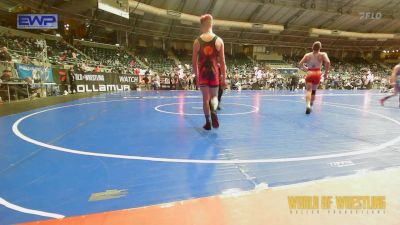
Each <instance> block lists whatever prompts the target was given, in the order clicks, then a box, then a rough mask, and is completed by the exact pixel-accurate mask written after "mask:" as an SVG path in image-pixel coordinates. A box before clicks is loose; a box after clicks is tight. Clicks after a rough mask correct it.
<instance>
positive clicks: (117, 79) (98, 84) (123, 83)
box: [54, 69, 139, 92]
mask: <svg viewBox="0 0 400 225" xmlns="http://www.w3.org/2000/svg"><path fill="white" fill-rule="evenodd" d="M54 74H55V82H56V83H58V84H63V80H64V79H63V75H64V74H67V75H68V71H67V70H64V69H54ZM56 74H57V75H56ZM74 74H75V84H76V86H77V90H78V92H106V91H129V90H131V89H133V88H131V87H133V86H134V85H135V84H138V83H139V77H138V76H133V75H125V74H115V73H96V72H87V73H81V72H79V71H75V73H74ZM66 79H68V76H66Z"/></svg>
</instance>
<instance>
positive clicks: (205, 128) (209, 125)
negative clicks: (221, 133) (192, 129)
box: [203, 122, 211, 130]
mask: <svg viewBox="0 0 400 225" xmlns="http://www.w3.org/2000/svg"><path fill="white" fill-rule="evenodd" d="M203 128H204V130H211V123H210V122H206V124H204V126H203Z"/></svg>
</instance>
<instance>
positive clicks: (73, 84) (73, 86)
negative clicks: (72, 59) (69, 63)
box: [68, 67, 78, 94]
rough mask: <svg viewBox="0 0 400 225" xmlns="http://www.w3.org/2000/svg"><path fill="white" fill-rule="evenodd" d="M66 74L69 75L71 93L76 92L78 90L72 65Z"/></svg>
mask: <svg viewBox="0 0 400 225" xmlns="http://www.w3.org/2000/svg"><path fill="white" fill-rule="evenodd" d="M68 75H69V85H70V86H71V94H74V93H78V90H77V89H76V78H75V72H74V68H73V67H72V68H71V69H70V70H69V74H68Z"/></svg>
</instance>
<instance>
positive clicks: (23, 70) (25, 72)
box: [16, 63, 54, 83]
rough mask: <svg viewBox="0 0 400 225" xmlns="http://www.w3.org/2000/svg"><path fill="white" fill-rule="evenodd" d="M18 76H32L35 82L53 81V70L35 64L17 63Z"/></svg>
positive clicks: (22, 77) (23, 77)
mask: <svg viewBox="0 0 400 225" xmlns="http://www.w3.org/2000/svg"><path fill="white" fill-rule="evenodd" d="M16 67H17V72H18V76H19V77H20V78H21V79H25V78H31V79H32V80H33V81H34V82H35V83H41V82H43V83H53V82H54V79H53V71H52V69H51V68H44V67H39V66H35V65H25V64H19V63H17V64H16Z"/></svg>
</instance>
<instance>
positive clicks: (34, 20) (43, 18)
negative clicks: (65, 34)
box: [17, 14, 58, 29]
mask: <svg viewBox="0 0 400 225" xmlns="http://www.w3.org/2000/svg"><path fill="white" fill-rule="evenodd" d="M17 28H18V29H58V15H57V14H18V17H17Z"/></svg>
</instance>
